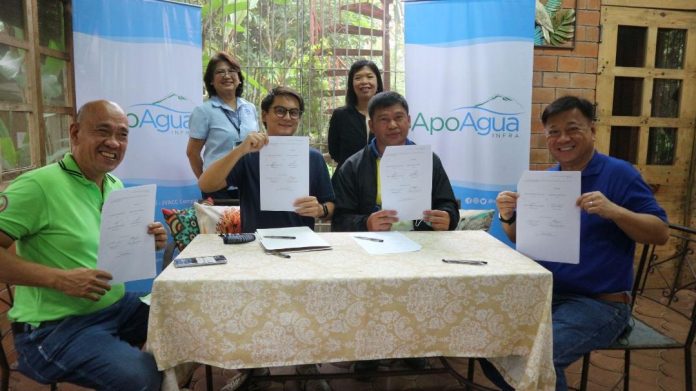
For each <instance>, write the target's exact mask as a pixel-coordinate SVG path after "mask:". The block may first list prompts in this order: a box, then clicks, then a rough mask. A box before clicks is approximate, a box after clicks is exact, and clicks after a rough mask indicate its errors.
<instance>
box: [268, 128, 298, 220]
mask: <svg viewBox="0 0 696 391" xmlns="http://www.w3.org/2000/svg"><path fill="white" fill-rule="evenodd" d="M259 182H260V191H261V210H274V211H284V212H294V211H295V207H294V206H292V203H293V202H295V200H296V199H298V198H300V197H305V196H308V195H309V137H296V136H270V137H268V145H266V146H265V147H263V148H262V149H261V151H259Z"/></svg>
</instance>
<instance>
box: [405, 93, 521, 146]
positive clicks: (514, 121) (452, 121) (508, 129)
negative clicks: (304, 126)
mask: <svg viewBox="0 0 696 391" xmlns="http://www.w3.org/2000/svg"><path fill="white" fill-rule="evenodd" d="M452 112H455V113H457V114H455V115H453V116H451V117H447V118H443V117H426V116H424V115H423V113H418V115H417V116H416V119H415V121H413V125H412V126H411V131H416V130H418V129H422V130H424V131H425V132H426V133H428V134H430V135H432V134H433V133H434V132H441V131H449V132H457V131H459V132H464V131H473V132H475V133H476V134H478V135H480V136H488V135H490V136H491V137H519V131H520V119H519V117H518V116H519V115H520V114H522V113H523V108H522V105H520V104H519V103H517V102H516V101H515V100H514V99H512V98H509V97H507V96H502V95H495V96H493V97H491V98H489V99H487V100H485V101H483V102H481V103H479V104H476V105H473V106H464V107H459V108H456V109H454V110H452ZM460 113H461V114H460Z"/></svg>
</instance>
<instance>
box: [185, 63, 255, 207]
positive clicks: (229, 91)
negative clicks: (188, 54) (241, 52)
mask: <svg viewBox="0 0 696 391" xmlns="http://www.w3.org/2000/svg"><path fill="white" fill-rule="evenodd" d="M203 82H204V83H205V89H206V90H207V91H208V96H209V99H208V100H207V101H205V102H204V103H203V104H202V105H200V106H198V107H196V108H195V109H193V112H192V113H191V118H190V120H189V142H188V146H187V147H186V155H187V156H188V159H189V163H190V164H191V169H192V170H193V173H194V174H195V175H196V178H198V177H199V176H201V173H202V172H203V171H204V170H205V169H206V168H207V167H208V166H209V165H210V164H211V163H212V162H214V161H216V160H217V159H219V158H221V157H223V156H225V155H226V154H227V153H228V152H229V151H230V150H231V149H232V148H234V147H235V146H237V145H239V144H241V143H242V141H244V139H245V138H246V136H247V135H248V134H249V133H250V132H256V131H258V129H259V123H258V114H257V113H256V107H254V105H253V104H251V103H249V102H248V101H246V100H244V99H242V97H241V96H242V92H243V90H244V76H243V75H242V71H241V66H240V65H239V62H237V60H235V59H234V58H233V57H232V56H230V55H229V54H227V53H223V52H219V53H217V54H215V55H214V56H213V57H212V58H211V59H210V61H208V66H207V68H206V70H205V75H203ZM201 152H202V156H201ZM202 195H203V198H208V197H213V198H215V199H221V198H222V199H229V198H239V192H238V191H237V189H235V188H230V189H223V190H219V191H216V192H214V193H202Z"/></svg>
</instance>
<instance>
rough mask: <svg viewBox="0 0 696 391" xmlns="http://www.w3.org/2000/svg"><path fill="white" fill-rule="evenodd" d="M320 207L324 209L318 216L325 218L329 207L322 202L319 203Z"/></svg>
mask: <svg viewBox="0 0 696 391" xmlns="http://www.w3.org/2000/svg"><path fill="white" fill-rule="evenodd" d="M321 208H322V209H323V210H324V214H323V215H321V216H320V217H319V218H320V219H325V218H326V217H327V216H328V215H329V207H328V206H326V203H323V204H321Z"/></svg>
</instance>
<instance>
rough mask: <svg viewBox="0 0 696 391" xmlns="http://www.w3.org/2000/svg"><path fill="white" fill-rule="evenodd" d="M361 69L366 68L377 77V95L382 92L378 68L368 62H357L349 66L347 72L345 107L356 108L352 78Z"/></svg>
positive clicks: (382, 87)
mask: <svg viewBox="0 0 696 391" xmlns="http://www.w3.org/2000/svg"><path fill="white" fill-rule="evenodd" d="M363 67H368V68H370V70H372V72H373V73H374V74H375V76H376V77H377V93H380V92H382V91H384V84H383V83H382V75H380V73H379V68H377V64H375V63H374V62H372V61H370V60H358V61H356V62H354V63H353V65H351V66H350V70H349V71H348V81H347V83H346V106H357V105H358V96H357V95H356V94H355V88H354V87H353V78H354V77H355V74H356V73H358V71H359V70H361V69H362V68H363Z"/></svg>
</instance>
